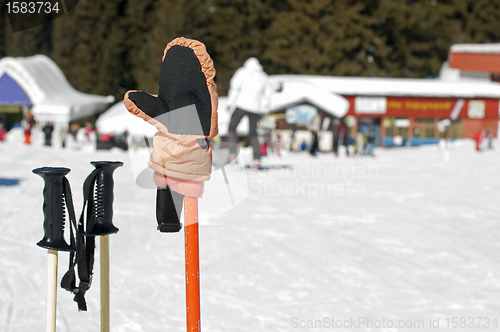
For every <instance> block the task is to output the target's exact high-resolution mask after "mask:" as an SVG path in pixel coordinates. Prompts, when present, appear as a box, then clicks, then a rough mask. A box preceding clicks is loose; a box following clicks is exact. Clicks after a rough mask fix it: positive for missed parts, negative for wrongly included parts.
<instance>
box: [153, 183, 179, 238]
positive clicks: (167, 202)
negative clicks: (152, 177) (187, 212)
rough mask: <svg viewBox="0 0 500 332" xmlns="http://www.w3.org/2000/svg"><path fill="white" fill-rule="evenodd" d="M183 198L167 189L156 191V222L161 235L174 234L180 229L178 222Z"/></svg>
mask: <svg viewBox="0 0 500 332" xmlns="http://www.w3.org/2000/svg"><path fill="white" fill-rule="evenodd" d="M183 199H184V196H183V195H182V194H179V193H177V192H175V191H173V190H170V188H169V187H166V188H158V189H157V190H156V221H157V222H158V228H157V229H158V230H159V231H160V232H162V233H176V232H179V231H180V230H181V229H182V223H181V221H180V218H181V212H182V202H183Z"/></svg>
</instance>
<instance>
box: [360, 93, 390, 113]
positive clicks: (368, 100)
mask: <svg viewBox="0 0 500 332" xmlns="http://www.w3.org/2000/svg"><path fill="white" fill-rule="evenodd" d="M354 112H356V113H358V114H384V113H385V112H387V98H385V97H356V99H354Z"/></svg>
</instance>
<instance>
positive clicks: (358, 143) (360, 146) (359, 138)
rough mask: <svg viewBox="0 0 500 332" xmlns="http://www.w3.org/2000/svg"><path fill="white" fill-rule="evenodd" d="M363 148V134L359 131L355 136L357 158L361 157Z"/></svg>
mask: <svg viewBox="0 0 500 332" xmlns="http://www.w3.org/2000/svg"><path fill="white" fill-rule="evenodd" d="M364 146H365V134H363V132H362V131H361V130H358V133H357V134H356V149H357V151H356V153H357V155H358V156H362V155H363V152H364V151H363V148H364Z"/></svg>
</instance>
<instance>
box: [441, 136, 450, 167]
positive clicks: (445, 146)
mask: <svg viewBox="0 0 500 332" xmlns="http://www.w3.org/2000/svg"><path fill="white" fill-rule="evenodd" d="M438 145H439V149H440V150H441V153H442V154H443V160H444V161H449V160H450V154H451V150H452V149H453V144H452V142H451V141H450V139H449V138H448V136H447V135H445V136H444V137H443V138H441V139H440V140H439V143H438Z"/></svg>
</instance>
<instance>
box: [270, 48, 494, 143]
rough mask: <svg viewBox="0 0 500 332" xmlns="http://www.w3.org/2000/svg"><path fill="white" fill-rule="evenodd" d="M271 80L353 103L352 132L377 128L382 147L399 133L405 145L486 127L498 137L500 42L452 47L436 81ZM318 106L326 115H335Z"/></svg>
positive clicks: (472, 132)
mask: <svg viewBox="0 0 500 332" xmlns="http://www.w3.org/2000/svg"><path fill="white" fill-rule="evenodd" d="M271 80H272V81H274V82H275V83H276V84H277V83H281V84H284V85H286V84H289V83H292V82H300V83H304V84H308V85H312V86H315V87H317V88H321V89H324V90H326V91H328V92H330V93H333V94H336V95H339V96H342V97H344V98H345V99H346V100H347V101H348V102H349V108H348V110H347V113H346V114H345V117H348V120H349V121H346V122H347V123H348V126H350V136H351V137H354V136H355V135H356V133H357V131H358V130H362V131H364V132H366V130H367V129H369V130H373V131H375V134H376V144H377V145H380V146H385V147H391V146H395V143H394V142H397V140H394V139H393V138H394V137H395V136H401V137H402V138H403V145H421V144H432V143H437V142H438V140H439V139H440V138H441V137H449V138H451V139H453V138H473V137H474V136H475V135H476V134H477V133H479V132H480V131H482V130H486V131H488V132H490V133H491V134H492V135H493V136H494V137H496V136H497V129H498V121H499V112H500V104H499V100H500V44H457V45H453V47H452V48H451V49H450V55H449V64H448V62H446V63H444V64H443V68H442V69H441V73H440V77H439V78H437V79H401V78H369V77H332V76H307V75H273V76H271ZM304 103H309V102H308V101H305V102H304ZM310 104H313V105H314V104H315V103H310ZM314 106H315V107H317V108H318V114H320V116H322V117H323V119H324V118H325V117H330V118H331V120H333V119H334V118H335V116H332V115H331V112H325V110H322V109H321V107H318V105H317V104H316V105H314ZM332 122H333V121H332ZM294 129H299V128H294ZM301 129H305V128H301ZM328 129H329V130H330V131H331V130H332V125H330V126H329V128H328ZM323 130H325V128H323ZM399 141H401V140H399Z"/></svg>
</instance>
